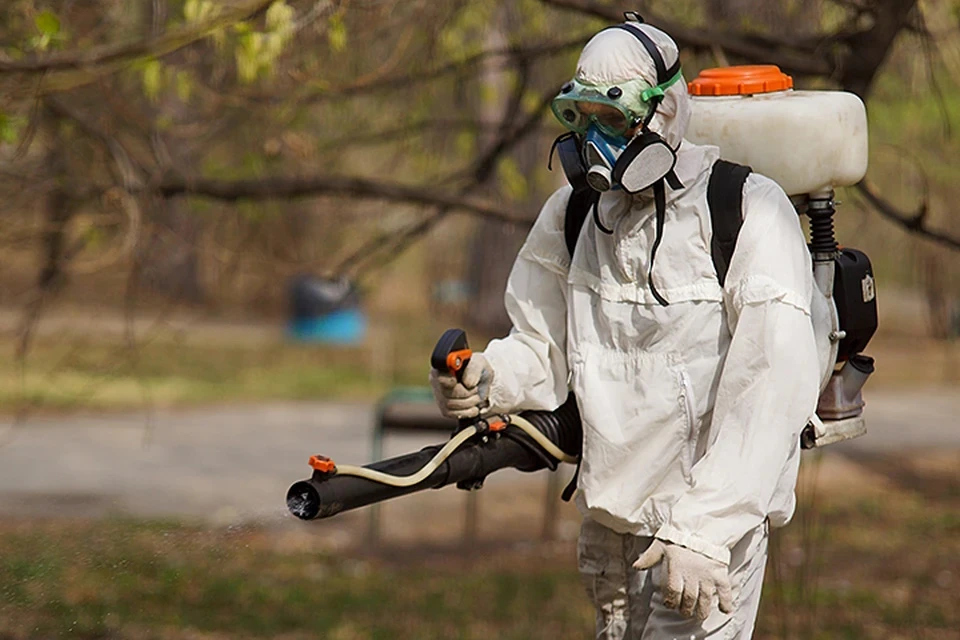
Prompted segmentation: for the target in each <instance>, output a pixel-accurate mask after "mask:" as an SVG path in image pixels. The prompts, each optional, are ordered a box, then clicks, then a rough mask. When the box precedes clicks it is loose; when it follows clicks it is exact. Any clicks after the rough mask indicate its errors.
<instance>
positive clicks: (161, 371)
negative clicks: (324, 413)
mask: <svg viewBox="0 0 960 640" xmlns="http://www.w3.org/2000/svg"><path fill="white" fill-rule="evenodd" d="M394 324H395V325H396V327H395V328H392V329H391V333H390V334H389V335H388V334H386V332H385V331H383V330H379V329H378V328H377V327H374V328H373V329H372V330H371V335H370V336H369V338H368V339H367V340H366V341H365V342H364V343H363V344H362V345H359V346H347V347H337V346H327V345H317V344H295V343H290V342H286V341H284V340H283V336H282V334H281V332H280V328H279V327H276V328H273V327H270V326H269V325H261V326H253V327H248V328H245V329H244V330H243V331H241V332H237V331H234V333H233V334H230V333H229V331H230V330H231V329H232V328H231V327H230V326H229V325H225V326H224V327H220V326H217V325H216V324H208V325H201V326H197V327H192V328H190V330H174V329H162V330H157V331H154V332H153V333H150V334H147V335H146V336H145V337H143V338H139V339H138V340H137V341H136V343H135V345H134V346H132V347H131V346H129V345H127V343H126V342H125V340H124V337H123V336H122V335H119V334H117V333H116V332H111V331H110V330H109V329H108V328H107V329H105V328H103V327H100V326H98V325H97V323H96V322H95V321H91V322H89V323H88V325H89V326H88V330H86V331H85V330H84V326H85V325H81V327H80V328H79V329H78V328H73V329H71V330H63V331H57V330H56V328H54V330H50V331H47V332H45V333H42V334H40V335H39V336H38V337H37V338H35V339H34V341H33V342H32V344H31V348H30V351H29V353H28V355H27V358H26V359H25V361H23V362H22V363H21V362H20V361H18V360H17V358H15V357H14V354H15V353H16V349H17V342H16V341H15V340H14V338H13V336H12V335H11V334H10V333H7V334H3V335H2V336H0V352H2V353H4V354H5V357H0V412H8V413H9V412H18V411H26V410H41V411H43V410H50V411H68V410H74V409H85V410H91V409H92V410H104V409H105V410H112V409H130V408H140V407H143V406H144V405H150V406H161V407H162V406H182V405H197V404H211V403H223V402H256V401H263V400H303V399H323V398H338V399H363V400H374V399H376V398H378V397H381V396H382V395H383V394H384V393H385V392H386V391H387V390H389V389H390V388H391V387H393V386H395V385H398V384H399V385H423V384H425V383H426V377H427V376H426V371H427V365H426V363H427V360H428V357H429V353H430V350H431V349H432V347H433V342H434V341H435V340H436V338H437V337H438V336H439V335H440V334H441V333H442V330H441V328H439V327H438V328H437V329H435V330H431V329H432V327H430V328H425V327H423V326H414V327H404V326H403V324H402V322H395V323H394ZM426 324H429V323H426Z"/></svg>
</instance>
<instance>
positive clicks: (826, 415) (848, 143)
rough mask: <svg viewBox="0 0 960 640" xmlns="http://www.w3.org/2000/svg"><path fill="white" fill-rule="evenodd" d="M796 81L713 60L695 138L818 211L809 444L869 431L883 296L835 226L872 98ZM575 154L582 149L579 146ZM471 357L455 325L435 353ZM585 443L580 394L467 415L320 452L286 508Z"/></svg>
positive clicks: (391, 489)
mask: <svg viewBox="0 0 960 640" xmlns="http://www.w3.org/2000/svg"><path fill="white" fill-rule="evenodd" d="M792 87H793V80H792V79H791V78H790V77H789V76H787V75H785V74H783V73H781V72H780V69H779V68H777V67H775V66H772V65H767V66H745V67H728V68H724V69H708V70H706V71H704V72H702V73H701V74H700V76H699V77H698V78H697V79H696V80H694V81H693V82H691V83H690V85H689V88H690V93H691V102H692V104H693V116H692V119H691V123H690V128H689V129H688V131H687V138H688V139H689V140H690V141H691V142H694V143H698V144H713V145H716V146H718V147H720V150H721V155H722V156H723V157H724V158H725V159H727V160H730V161H734V162H736V163H741V164H742V165H750V167H751V168H752V169H753V170H755V171H758V172H759V173H762V174H764V175H766V176H768V177H770V178H772V179H773V180H775V181H776V182H777V183H779V184H780V185H781V186H782V187H783V189H784V191H786V193H787V194H788V195H790V196H791V199H792V201H793V203H794V205H795V207H796V209H797V213H798V214H806V215H807V217H808V218H809V220H810V231H811V241H810V244H809V248H810V252H811V257H812V260H813V276H814V282H815V292H814V295H813V299H812V305H811V307H812V308H811V316H812V320H813V325H814V334H815V336H816V340H817V351H818V356H819V360H820V363H821V371H822V373H823V376H822V380H821V385H820V388H821V395H820V400H819V403H818V406H817V413H816V415H815V416H814V417H813V419H812V420H811V422H810V424H809V425H807V426H806V428H805V429H804V430H803V431H802V433H801V436H800V443H801V446H802V447H803V448H805V449H810V448H813V447H820V446H824V445H827V444H831V443H834V442H839V441H842V440H847V439H850V438H855V437H857V436H860V435H863V434H864V433H866V424H865V422H864V419H863V406H864V402H863V397H862V393H861V389H862V388H863V385H864V383H865V382H866V380H867V378H868V377H869V375H870V374H871V373H872V372H873V359H872V358H870V357H868V356H865V355H863V354H862V353H861V352H862V350H863V349H864V348H865V347H866V345H867V343H868V342H869V341H870V338H871V337H872V336H873V334H874V332H875V331H876V329H877V301H876V287H875V283H874V278H873V270H872V267H871V265H870V260H869V259H868V258H867V256H866V255H865V254H864V253H862V252H860V251H857V250H856V249H850V248H840V247H839V246H838V244H837V240H836V237H835V235H834V227H833V216H834V214H835V213H836V209H835V204H836V203H835V201H834V199H833V196H834V192H833V189H834V187H837V186H848V185H853V184H856V183H857V182H859V181H860V180H861V179H862V178H863V176H864V174H865V173H866V168H867V121H866V111H865V109H864V106H863V103H862V102H861V101H860V99H859V98H858V97H857V96H855V95H853V94H851V93H845V92H838V91H793V90H792ZM772 140H777V141H778V143H777V144H771V141H772ZM563 153H564V150H563V149H561V158H562V157H563ZM567 155H569V156H571V157H573V158H574V159H575V158H576V157H577V156H576V152H575V151H574V152H573V153H572V154H571V153H569V151H568V153H567ZM564 164H566V163H564ZM565 171H566V167H565ZM745 177H746V174H744V175H743V179H745ZM740 185H741V186H742V181H741V182H740ZM569 218H570V212H569V208H568V219H569ZM582 220H583V218H582V217H580V221H581V222H582ZM735 227H736V229H739V225H735ZM576 228H577V229H579V226H578V227H576ZM735 233H736V231H734V235H733V236H732V238H730V240H731V241H732V242H735V240H736V236H735ZM572 237H573V238H576V234H573V236H572ZM574 243H575V240H574ZM569 246H572V245H571V243H570V242H569V241H568V247H569ZM734 251H735V249H734ZM571 253H572V251H571ZM470 356H471V351H470V349H469V347H468V345H467V339H466V334H465V333H464V332H463V331H461V330H459V329H451V330H449V331H447V332H446V333H444V335H443V336H442V337H441V338H440V341H439V342H438V343H437V346H436V348H435V349H434V352H433V354H432V356H431V358H430V362H431V366H433V367H434V368H435V369H438V370H441V369H447V370H449V371H450V372H451V373H455V374H456V375H457V377H458V378H459V377H460V373H461V372H462V370H463V367H465V366H466V363H467V362H468V361H469V359H470ZM581 444H582V427H581V424H580V415H579V413H578V410H577V404H576V400H575V398H573V396H572V395H571V396H569V397H568V398H567V401H566V402H565V403H564V404H563V405H562V406H560V407H559V408H558V409H556V410H554V411H523V412H521V413H519V414H518V415H500V416H489V417H487V418H478V419H473V420H466V421H461V422H460V424H459V425H458V427H457V429H456V431H455V432H454V433H453V435H452V437H451V438H450V440H449V441H448V442H447V443H446V444H444V445H434V446H429V447H426V448H424V449H422V450H420V451H419V452H417V453H412V454H408V455H403V456H398V457H396V458H390V459H387V460H382V461H379V462H374V463H371V464H369V465H366V466H363V467H357V466H352V465H337V464H336V463H334V461H333V460H330V459H329V458H326V457H324V456H313V457H311V458H310V466H311V467H312V468H313V476H312V477H311V478H309V479H307V480H302V481H300V482H297V483H295V484H294V485H293V486H291V487H290V490H289V491H288V492H287V507H288V508H289V509H290V511H291V513H293V514H294V515H295V516H297V517H298V518H301V519H303V520H313V519H315V518H327V517H330V516H333V515H336V514H338V513H340V512H341V511H347V510H350V509H356V508H357V507H362V506H365V505H368V504H372V503H375V502H380V501H383V500H388V499H390V498H395V497H397V496H402V495H406V494H409V493H414V492H416V491H421V490H423V489H436V488H440V487H443V486H446V485H449V484H456V485H457V487H459V488H461V489H477V488H480V487H481V486H482V484H483V480H484V478H486V476H487V475H489V474H490V473H492V472H494V471H496V470H498V469H504V468H507V467H513V468H516V469H519V470H520V471H527V472H530V471H537V470H539V469H544V468H547V469H550V470H555V469H556V468H557V466H558V465H559V463H560V462H570V463H576V462H577V459H578V457H579V455H580V450H581ZM570 488H571V487H568V490H569V489H570ZM565 494H567V495H568V492H565ZM565 497H566V496H565Z"/></svg>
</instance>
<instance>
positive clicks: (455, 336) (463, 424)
mask: <svg viewBox="0 0 960 640" xmlns="http://www.w3.org/2000/svg"><path fill="white" fill-rule="evenodd" d="M472 355H473V351H471V350H470V345H469V344H468V343H467V332H466V331H464V330H463V329H447V330H446V331H444V332H443V335H442V336H440V339H439V340H437V346H435V347H434V348H433V353H432V354H431V355H430V366H431V367H433V368H434V369H436V370H437V371H444V370H446V371H449V372H450V373H451V374H452V375H455V376H456V377H457V381H458V382H463V370H464V369H465V368H466V366H467V363H468V362H470V357H471V356H472ZM479 421H480V416H479V415H478V416H477V417H476V418H461V419H460V421H459V422H460V429H465V428H467V427H470V426H473V425H475V424H477V423H478V422H479Z"/></svg>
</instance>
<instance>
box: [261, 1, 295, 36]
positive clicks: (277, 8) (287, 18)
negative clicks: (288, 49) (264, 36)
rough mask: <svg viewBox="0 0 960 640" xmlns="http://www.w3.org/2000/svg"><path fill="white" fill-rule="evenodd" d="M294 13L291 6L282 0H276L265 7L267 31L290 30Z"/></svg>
mask: <svg viewBox="0 0 960 640" xmlns="http://www.w3.org/2000/svg"><path fill="white" fill-rule="evenodd" d="M294 15H296V12H295V11H294V9H293V7H291V6H290V5H288V4H287V3H286V2H284V1H283V0H278V1H277V2H274V3H273V4H272V5H270V8H269V9H267V19H266V23H267V30H268V31H281V32H283V31H291V30H292V29H293V18H294Z"/></svg>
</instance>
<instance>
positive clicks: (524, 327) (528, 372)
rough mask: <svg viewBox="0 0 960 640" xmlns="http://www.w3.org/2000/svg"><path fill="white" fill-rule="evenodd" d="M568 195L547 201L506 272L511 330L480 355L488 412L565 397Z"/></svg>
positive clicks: (548, 406) (552, 403)
mask: <svg viewBox="0 0 960 640" xmlns="http://www.w3.org/2000/svg"><path fill="white" fill-rule="evenodd" d="M570 192H571V190H570V188H569V187H564V188H562V189H560V190H558V191H557V192H555V193H554V194H553V195H552V196H551V197H550V198H549V199H548V200H547V202H546V203H545V204H544V206H543V208H542V210H541V211H540V215H539V216H538V218H537V221H536V222H535V223H534V226H533V229H531V231H530V234H529V235H528V236H527V239H526V241H525V242H524V245H523V247H522V248H521V249H520V252H519V255H518V256H517V259H516V262H514V265H513V269H512V270H511V272H510V277H509V279H508V281H507V289H506V293H505V295H504V302H505V304H506V309H507V314H508V315H509V317H510V320H511V322H512V324H513V328H512V329H511V331H510V334H509V335H507V336H506V337H505V338H501V339H498V340H493V341H491V342H490V344H488V345H487V348H486V349H485V350H484V352H483V353H484V355H485V356H486V357H487V360H488V361H489V362H490V364H491V365H492V366H493V370H494V378H493V383H492V385H491V388H490V406H491V410H492V411H495V412H501V413H506V412H512V411H517V410H519V409H543V410H553V409H556V408H557V407H558V406H559V405H560V404H562V403H563V401H564V400H566V398H567V388H568V381H567V357H566V335H567V295H566V282H567V272H568V271H569V268H570V258H569V255H568V251H567V247H566V242H565V240H564V233H563V224H564V218H565V212H566V206H567V201H568V200H569V197H570Z"/></svg>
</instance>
